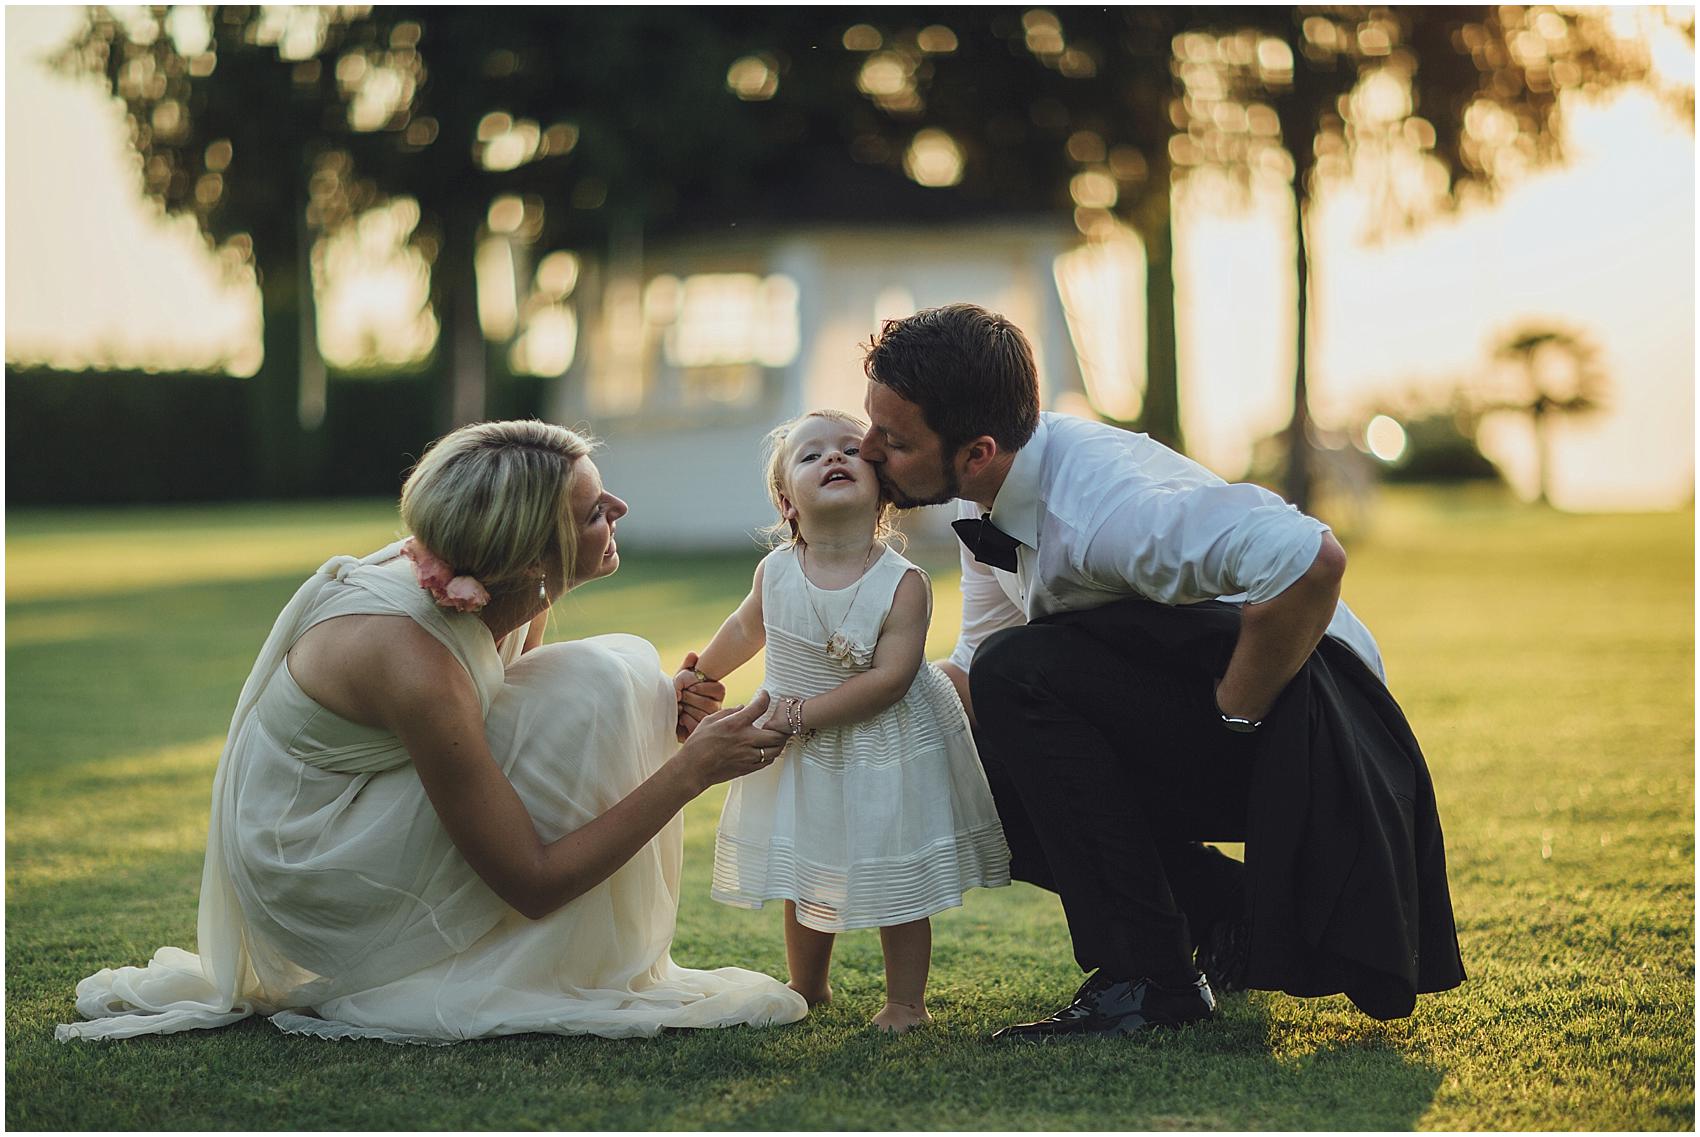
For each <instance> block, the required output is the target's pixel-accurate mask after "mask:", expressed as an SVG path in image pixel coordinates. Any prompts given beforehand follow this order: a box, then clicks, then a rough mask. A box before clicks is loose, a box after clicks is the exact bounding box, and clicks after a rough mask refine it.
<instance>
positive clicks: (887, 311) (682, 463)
mask: <svg viewBox="0 0 1700 1137" xmlns="http://www.w3.org/2000/svg"><path fill="white" fill-rule="evenodd" d="M1079 245H1080V237H1079V235H1078V233H1077V232H1076V231H1075V230H1074V228H1073V226H1072V225H1070V224H1069V223H1068V221H1067V220H1066V219H1064V220H1063V221H1062V223H1061V224H1047V223H1043V222H1041V221H1039V220H1018V221H1013V222H1011V221H1000V222H983V221H981V222H975V223H972V224H962V225H952V226H948V227H946V226H932V227H925V228H921V227H910V228H904V227H891V228H857V229H850V228H825V227H806V228H802V227H799V228H791V229H774V230H769V231H758V232H749V233H745V232H742V231H732V232H728V233H727V235H725V236H723V237H711V238H703V237H696V238H693V239H691V240H690V241H688V242H682V243H679V244H677V245H669V246H660V247H658V246H650V247H648V248H645V249H644V250H643V251H642V254H641V256H638V255H630V256H627V257H626V258H625V262H626V263H625V264H623V265H622V264H620V263H619V262H618V261H616V262H615V263H613V264H612V265H611V266H610V267H609V268H608V269H607V270H606V278H605V279H604V280H602V281H600V282H595V281H586V287H582V288H580V289H579V290H578V293H577V298H578V300H579V304H580V309H579V311H580V313H581V314H580V317H579V318H580V320H581V327H582V332H581V334H580V336H579V342H578V351H577V352H576V356H575V359H574V362H573V365H572V367H571V368H570V369H569V370H568V371H567V373H566V374H565V375H564V376H563V377H562V380H561V382H560V385H559V389H558V391H557V395H556V399H555V402H554V404H553V407H552V417H554V418H555V419H556V420H557V421H560V422H564V423H567V424H579V423H584V424H588V426H589V428H590V430H591V431H592V433H594V434H596V435H598V436H599V437H601V438H602V439H603V440H604V441H605V443H606V445H605V447H604V448H603V449H602V451H600V452H599V453H598V454H597V458H596V461H597V465H598V467H599V468H600V469H601V471H602V475H603V480H604V482H605V484H606V485H607V486H608V488H609V490H610V491H611V492H613V493H615V494H618V495H619V496H621V497H623V498H624V499H625V500H626V501H627V502H628V503H629V504H630V505H631V514H630V515H629V516H628V517H627V518H625V519H624V520H622V521H621V522H620V534H621V538H622V540H623V541H626V542H629V544H630V545H631V546H633V547H644V548H675V549H705V548H725V549H737V548H746V549H747V548H750V547H751V542H752V534H753V533H754V532H755V531H756V530H757V529H758V528H760V527H761V526H763V525H766V524H769V523H770V522H772V521H773V520H774V517H773V510H772V507H771V506H770V505H769V504H768V500H767V496H766V493H765V492H764V490H763V487H762V471H761V444H762V440H763V437H764V436H765V435H766V434H767V432H768V431H769V430H770V429H771V428H772V427H773V426H774V425H775V424H777V423H779V422H782V421H784V420H786V419H789V418H791V417H793V416H795V415H798V414H801V413H803V412H804V411H806V410H813V409H817V408H823V407H837V408H840V409H843V410H849V411H853V412H856V413H858V414H860V413H861V407H862V395H863V390H864V387H865V383H866V380H865V378H864V375H863V372H862V356H863V349H864V347H865V345H866V344H867V342H868V339H869V337H870V336H871V335H872V334H873V333H874V332H875V331H876V330H877V329H878V327H879V324H880V321H881V320H883V319H886V318H890V317H896V316H905V315H908V314H910V313H911V312H914V311H915V310H916V309H918V308H926V307H932V306H936V305H940V304H946V303H951V302H954V301H970V302H973V303H977V304H981V305H984V306H985V307H987V308H990V309H992V310H993V311H997V312H1001V313H1002V314H1003V315H1005V316H1007V317H1009V319H1011V320H1012V321H1014V322H1015V324H1016V325H1017V326H1018V327H1020V328H1021V329H1022V330H1023V331H1024V332H1025V333H1026V334H1027V336H1028V337H1029V339H1030V340H1031V341H1032V343H1033V347H1034V352H1035V355H1036V357H1037V361H1038V365H1039V378H1040V384H1041V391H1042V396H1043V399H1044V402H1045V405H1047V406H1050V405H1053V404H1055V403H1056V402H1057V401H1058V399H1059V396H1061V397H1062V401H1063V403H1064V404H1065V405H1066V404H1067V403H1068V402H1069V401H1070V398H1069V395H1068V393H1070V392H1075V393H1078V392H1080V391H1081V390H1082V376H1081V366H1080V363H1079V361H1078V359H1077V355H1076V351H1075V347H1074V343H1073V341H1072V338H1071V335H1070V329H1069V322H1068V320H1067V318H1066V317H1065V315H1064V309H1063V302H1062V299H1061V297H1060V296H1059V290H1058V283H1057V282H1058V277H1059V262H1058V258H1059V257H1060V256H1063V255H1064V254H1065V253H1067V252H1069V251H1070V250H1072V249H1074V248H1076V247H1077V246H1079ZM1063 263H1064V264H1068V263H1072V262H1068V261H1065V262H1063ZM1064 276H1065V279H1066V278H1067V274H1064ZM1122 283H1123V282H1122V281H1120V280H1117V281H1114V282H1113V284H1114V285H1116V286H1117V287H1114V288H1113V289H1112V291H1113V292H1114V293H1115V294H1116V295H1117V296H1118V297H1120V296H1122V295H1124V293H1123V290H1122V288H1121V287H1119V286H1120V285H1121V284H1122ZM1127 283H1133V282H1127ZM1137 283H1138V284H1140V285H1142V284H1143V281H1139V282H1137ZM1078 291H1079V290H1078V289H1071V299H1074V297H1073V295H1072V293H1073V292H1078ZM1125 295H1128V296H1130V297H1131V296H1137V295H1139V293H1138V292H1137V291H1131V292H1129V293H1126V294H1125ZM593 304H594V310H593V309H592V305H593ZM1128 314H1129V315H1130V316H1132V317H1133V322H1135V323H1137V322H1139V321H1141V320H1142V319H1143V312H1142V311H1140V310H1138V309H1137V308H1136V309H1135V311H1133V312H1131V313H1128ZM1077 323H1078V321H1077ZM1134 358H1142V357H1141V356H1140V355H1138V354H1136V355H1135V356H1134ZM1130 378H1131V377H1130ZM1074 398H1076V399H1078V394H1076V395H1075V396H1074ZM930 512H935V513H937V512H942V511H930ZM917 523H918V524H917ZM943 525H944V519H943V518H940V517H929V518H920V517H917V518H914V519H912V520H911V521H910V522H908V523H906V526H905V527H906V528H907V529H908V530H909V531H910V532H911V533H912V534H915V535H917V536H922V537H923V539H924V538H925V536H926V535H928V534H931V535H933V536H937V535H938V534H940V533H942V534H943V535H945V536H948V530H945V529H944V528H943Z"/></svg>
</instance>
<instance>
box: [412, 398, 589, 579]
mask: <svg viewBox="0 0 1700 1137" xmlns="http://www.w3.org/2000/svg"><path fill="white" fill-rule="evenodd" d="M594 446H595V441H594V440H593V439H591V438H589V437H587V436H585V435H582V434H579V433H578V432H576V431H571V430H568V429H567V428H566V427H563V426H556V425H554V424H553V423H547V422H537V421H535V420H515V421H510V422H480V423H474V424H472V425H471V426H463V427H461V428H460V429H459V430H457V431H454V432H453V433H451V434H446V435H444V436H443V437H442V438H439V439H438V440H437V441H436V442H434V443H432V444H431V446H430V447H429V448H427V449H426V451H425V456H424V457H423V458H421V459H420V460H419V464H418V465H417V466H415V467H413V471H412V472H411V473H410V474H408V476H407V482H406V483H405V484H404V485H403V486H402V487H401V521H402V524H403V525H404V526H405V527H406V528H407V530H408V532H410V533H412V534H413V536H415V537H417V538H418V539H419V540H420V541H422V542H424V544H425V546H426V547H427V548H428V549H430V550H431V551H432V552H433V553H435V554H437V556H439V557H441V558H442V559H443V560H445V561H447V562H448V563H449V565H450V566H451V567H452V568H453V569H454V571H455V573H456V574H457V575H466V576H473V577H477V578H478V579H479V580H480V581H481V582H483V584H484V587H485V588H487V589H489V590H490V591H491V592H492V593H497V592H502V591H507V590H511V589H514V588H518V587H528V588H532V589H535V588H536V576H535V573H536V571H537V566H538V565H539V564H541V565H543V566H544V568H545V570H547V569H549V568H553V567H555V566H559V567H560V569H561V572H562V573H563V575H564V578H565V579H567V580H571V579H572V577H573V570H574V568H575V567H576V564H575V562H576V560H577V557H578V525H577V523H576V522H577V519H576V518H574V517H573V516H572V515H571V506H570V504H569V503H570V502H571V500H572V488H573V481H574V480H575V478H576V477H577V476H578V471H579V465H580V464H579V459H580V458H583V457H585V456H587V455H588V454H589V453H590V452H591V449H592V448H593V447H594Z"/></svg>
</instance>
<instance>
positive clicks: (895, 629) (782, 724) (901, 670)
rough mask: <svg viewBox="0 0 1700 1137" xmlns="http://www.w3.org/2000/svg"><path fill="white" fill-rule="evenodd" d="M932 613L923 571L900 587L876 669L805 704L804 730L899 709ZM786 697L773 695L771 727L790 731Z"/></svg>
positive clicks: (906, 576) (882, 631) (918, 663)
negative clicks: (785, 705) (898, 704)
mask: <svg viewBox="0 0 1700 1137" xmlns="http://www.w3.org/2000/svg"><path fill="white" fill-rule="evenodd" d="M931 609H932V592H931V590H930V589H929V588H928V587H927V580H926V578H925V577H923V576H922V575H921V574H920V573H919V572H908V573H905V574H904V576H903V579H902V580H901V581H899V582H898V585H897V594H896V595H895V596H893V597H892V601H891V611H890V612H888V613H886V617H885V626H884V627H882V628H881V629H880V638H879V643H877V644H875V645H874V658H873V666H871V667H870V668H869V669H868V670H866V671H864V672H862V673H861V674H860V675H857V676H854V677H853V678H850V679H846V680H845V681H844V682H843V683H840V684H839V685H838V686H837V687H834V688H833V689H832V690H830V691H828V692H826V693H825V694H823V695H816V696H814V697H813V698H810V699H808V700H806V701H805V702H804V703H803V708H802V728H803V729H804V730H814V729H816V728H818V727H828V726H844V725H846V724H848V723H853V722H860V721H861V720H863V719H866V718H872V717H873V716H874V715H877V714H879V713H880V712H881V711H883V710H885V709H886V708H887V707H890V706H893V705H895V704H896V703H897V701H898V700H899V699H901V698H903V696H904V695H906V694H908V692H909V687H910V685H911V684H913V683H914V682H915V673H916V672H917V671H919V670H920V669H921V661H922V659H923V658H924V657H925V654H926V649H927V625H928V623H929V622H930V618H931ZM785 698H786V696H783V695H778V694H775V695H774V698H773V710H772V711H770V712H769V713H768V720H769V721H768V723H767V724H766V725H768V726H773V727H776V728H778V729H780V730H787V729H789V723H788V721H787V719H786V717H785V708H784V702H785Z"/></svg>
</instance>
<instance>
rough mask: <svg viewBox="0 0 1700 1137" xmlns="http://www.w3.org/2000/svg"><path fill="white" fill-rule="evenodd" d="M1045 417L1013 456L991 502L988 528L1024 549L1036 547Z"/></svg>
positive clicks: (1040, 419)
mask: <svg viewBox="0 0 1700 1137" xmlns="http://www.w3.org/2000/svg"><path fill="white" fill-rule="evenodd" d="M1049 433H1050V432H1049V431H1048V430H1047V428H1046V426H1045V416H1044V415H1040V416H1039V426H1038V429H1036V430H1035V431H1034V432H1033V437H1032V438H1030V439H1028V440H1027V445H1025V446H1023V447H1022V448H1021V449H1020V450H1017V451H1016V452H1015V461H1014V462H1012V463H1010V467H1009V473H1008V474H1007V475H1005V477H1004V480H1003V485H1002V486H1000V487H999V488H998V496H997V499H996V500H994V501H993V502H992V515H991V516H992V524H994V525H996V526H997V527H998V528H999V529H1002V530H1003V531H1004V532H1005V533H1008V534H1009V535H1010V536H1011V537H1014V538H1015V539H1016V540H1017V541H1020V542H1021V543H1022V544H1023V545H1026V546H1027V547H1028V548H1029V549H1037V548H1038V547H1039V474H1040V472H1041V471H1042V470H1043V468H1044V464H1045V442H1046V439H1047V437H1048V436H1049Z"/></svg>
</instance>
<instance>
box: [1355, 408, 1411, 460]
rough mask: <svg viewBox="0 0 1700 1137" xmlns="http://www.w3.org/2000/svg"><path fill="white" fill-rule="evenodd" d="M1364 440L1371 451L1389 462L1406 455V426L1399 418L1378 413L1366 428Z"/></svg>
mask: <svg viewBox="0 0 1700 1137" xmlns="http://www.w3.org/2000/svg"><path fill="white" fill-rule="evenodd" d="M1364 441H1365V443H1366V444H1367V445H1368V446H1369V452H1370V453H1371V454H1374V455H1375V456H1376V457H1377V458H1380V459H1381V460H1382V461H1383V462H1387V463H1389V464H1391V463H1393V462H1397V461H1398V460H1399V459H1400V458H1403V457H1404V456H1405V444H1406V437H1405V428H1404V427H1403V426H1400V425H1399V422H1398V420H1397V419H1394V418H1391V417H1389V416H1387V415H1376V416H1375V417H1374V418H1372V419H1370V420H1369V425H1368V426H1366V427H1365V428H1364Z"/></svg>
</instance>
